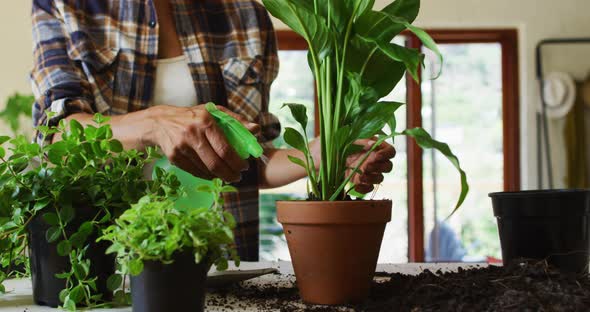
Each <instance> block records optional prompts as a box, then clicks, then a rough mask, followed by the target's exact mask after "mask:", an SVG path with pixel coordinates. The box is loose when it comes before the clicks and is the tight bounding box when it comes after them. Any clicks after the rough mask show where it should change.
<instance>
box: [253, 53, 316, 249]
mask: <svg viewBox="0 0 590 312" xmlns="http://www.w3.org/2000/svg"><path fill="white" fill-rule="evenodd" d="M279 61H280V68H279V74H278V76H277V79H276V80H275V81H274V83H273V85H272V88H271V91H270V103H269V111H270V112H271V113H273V114H274V115H275V116H277V117H278V118H279V120H280V122H281V127H282V130H283V132H284V129H285V127H292V128H295V129H300V127H301V126H299V124H297V123H296V121H295V119H293V117H292V116H291V112H290V111H289V109H288V108H284V109H281V107H282V106H283V103H299V104H304V105H305V106H306V107H307V115H308V118H309V122H308V126H307V129H306V132H307V135H308V137H310V138H311V137H313V135H314V124H315V118H314V84H315V83H314V79H313V75H312V73H311V70H309V68H308V66H307V51H285V50H283V51H279ZM273 144H274V146H275V147H277V148H288V147H289V146H288V145H287V144H286V143H285V141H284V140H283V133H281V136H279V137H278V138H277V139H275V140H274V141H273ZM306 183H307V179H301V180H299V181H296V182H294V183H291V184H289V185H286V186H283V187H280V188H275V189H271V190H261V191H260V260H278V259H282V260H289V259H290V258H289V250H288V249H287V242H286V240H285V237H284V235H283V230H282V228H281V226H280V224H279V223H278V222H277V218H276V206H275V202H276V201H277V200H288V199H294V198H304V197H305V196H306V194H305V191H306Z"/></svg>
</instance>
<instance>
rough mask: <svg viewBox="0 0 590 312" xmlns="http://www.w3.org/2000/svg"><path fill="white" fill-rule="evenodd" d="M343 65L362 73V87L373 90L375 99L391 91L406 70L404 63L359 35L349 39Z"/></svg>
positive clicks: (349, 69) (352, 70)
mask: <svg viewBox="0 0 590 312" xmlns="http://www.w3.org/2000/svg"><path fill="white" fill-rule="evenodd" d="M345 65H346V68H347V70H348V71H349V72H354V73H357V74H359V75H361V74H362V75H361V76H360V78H361V80H362V85H363V88H366V89H369V88H370V89H371V90H372V91H374V92H375V100H378V99H380V98H382V97H385V96H387V95H388V94H389V93H391V91H392V90H393V88H394V87H395V86H396V85H397V83H398V82H399V81H400V80H401V79H402V78H403V76H404V73H405V72H406V66H405V65H404V63H402V62H398V61H396V60H394V59H392V58H391V57H389V56H387V55H386V54H385V53H383V51H381V50H380V49H379V47H377V45H376V44H375V43H373V42H368V41H365V40H362V39H360V38H359V36H355V37H354V38H353V39H352V40H351V45H350V46H349V50H348V54H347V58H346V64H345ZM373 102H374V101H373Z"/></svg>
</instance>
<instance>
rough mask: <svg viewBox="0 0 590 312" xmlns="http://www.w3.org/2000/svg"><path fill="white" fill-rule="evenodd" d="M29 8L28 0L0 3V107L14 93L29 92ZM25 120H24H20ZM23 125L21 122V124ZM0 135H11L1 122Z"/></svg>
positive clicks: (30, 45) (5, 0)
mask: <svg viewBox="0 0 590 312" xmlns="http://www.w3.org/2000/svg"><path fill="white" fill-rule="evenodd" d="M30 11H31V1H30V0H4V1H2V2H1V3H0V38H2V44H1V45H0V108H2V109H3V108H4V105H5V103H4V102H5V100H6V98H7V97H8V96H9V95H11V94H13V93H14V92H21V93H31V86H30V84H29V78H28V75H29V70H30V69H31V64H32V57H31V49H32V44H31V21H30V18H29V15H30ZM23 121H24V120H23ZM23 125H24V124H23ZM0 134H12V132H11V131H10V128H8V127H7V126H6V125H4V124H3V123H1V122H0Z"/></svg>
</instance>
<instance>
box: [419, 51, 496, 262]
mask: <svg viewBox="0 0 590 312" xmlns="http://www.w3.org/2000/svg"><path fill="white" fill-rule="evenodd" d="M439 48H440V50H441V52H442V54H443V55H444V65H443V68H442V75H441V76H440V77H439V78H438V79H436V80H429V79H427V77H433V76H434V75H435V71H436V70H437V68H438V67H439V66H440V65H438V64H435V63H436V62H427V64H428V65H427V68H426V70H425V78H426V79H424V80H423V83H422V99H423V106H422V118H423V125H424V128H425V129H426V130H427V131H429V132H431V134H432V135H433V137H434V138H436V139H439V140H441V141H444V142H446V143H448V144H449V145H450V147H451V149H452V150H453V151H454V152H455V154H456V155H457V156H458V157H459V159H460V161H461V165H462V166H463V168H464V169H465V171H466V172H467V177H468V181H469V183H470V186H471V187H470V193H469V195H468V197H467V199H466V201H465V203H464V204H463V206H462V207H461V208H460V210H459V211H458V212H457V213H456V214H455V215H453V216H452V217H451V218H449V219H448V220H446V218H447V216H449V214H450V213H451V211H452V209H453V208H454V205H455V202H456V200H457V197H458V195H459V191H460V185H459V176H458V173H457V171H456V170H455V169H454V168H453V167H452V166H451V164H450V163H449V162H448V160H446V159H445V158H444V157H443V156H442V155H441V154H440V153H433V152H432V151H425V153H424V155H423V160H424V226H425V233H424V234H425V248H426V258H427V259H426V260H427V261H485V260H487V258H488V257H494V258H499V257H500V246H499V240H498V233H497V228H496V222H495V219H494V217H493V214H492V208H491V202H490V199H489V198H488V196H487V194H488V193H489V192H493V191H500V190H502V189H503V148H502V77H501V72H502V65H501V64H502V63H501V56H502V54H501V47H500V45H499V44H497V43H489V44H488V43H486V44H441V45H439ZM427 57H428V59H430V60H434V59H435V57H434V56H433V55H432V54H430V53H428V56H427ZM435 225H436V226H435Z"/></svg>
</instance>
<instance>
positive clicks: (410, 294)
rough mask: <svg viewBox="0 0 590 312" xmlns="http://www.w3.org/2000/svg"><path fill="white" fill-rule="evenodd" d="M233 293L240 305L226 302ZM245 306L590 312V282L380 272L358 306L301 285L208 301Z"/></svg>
mask: <svg viewBox="0 0 590 312" xmlns="http://www.w3.org/2000/svg"><path fill="white" fill-rule="evenodd" d="M290 279H291V280H294V279H293V278H292V277H290ZM229 294H231V295H232V296H234V297H236V299H238V301H237V302H235V303H233V304H229V303H225V302H224V300H226V299H225V298H227V296H228V295H229ZM240 302H249V305H248V306H250V307H251V306H252V305H254V306H255V307H256V309H257V310H259V311H286V312H287V311H411V312H418V311H547V312H548V311H590V278H589V277H588V276H575V275H571V274H565V273H560V272H559V271H557V270H556V269H554V268H552V267H549V266H548V265H547V263H546V262H545V261H542V262H520V263H514V264H511V265H509V266H506V267H498V266H489V267H487V268H479V269H469V270H465V269H459V270H458V271H457V272H451V273H448V272H447V273H444V272H440V271H438V272H431V271H428V270H426V271H424V272H423V273H421V274H420V275H417V276H409V275H403V274H389V273H377V274H376V277H375V281H374V282H373V285H372V290H371V295H370V298H369V299H368V300H367V301H366V302H365V303H363V304H361V305H355V306H352V305H349V306H339V307H329V306H314V305H306V304H304V303H302V302H301V300H300V299H299V296H298V293H297V287H296V285H295V284H294V283H293V282H290V283H285V282H284V281H282V282H276V283H266V284H264V285H263V286H260V285H258V286H257V285H256V284H255V283H251V284H248V283H245V284H241V285H236V286H234V287H233V288H230V289H225V290H217V291H214V295H213V296H210V297H209V299H208V304H211V305H214V306H218V307H219V306H221V307H223V306H225V307H227V310H228V311H231V310H233V309H236V308H238V309H239V304H240ZM236 303H237V304H238V306H236ZM244 307H245V306H244ZM232 308H233V309H232Z"/></svg>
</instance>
